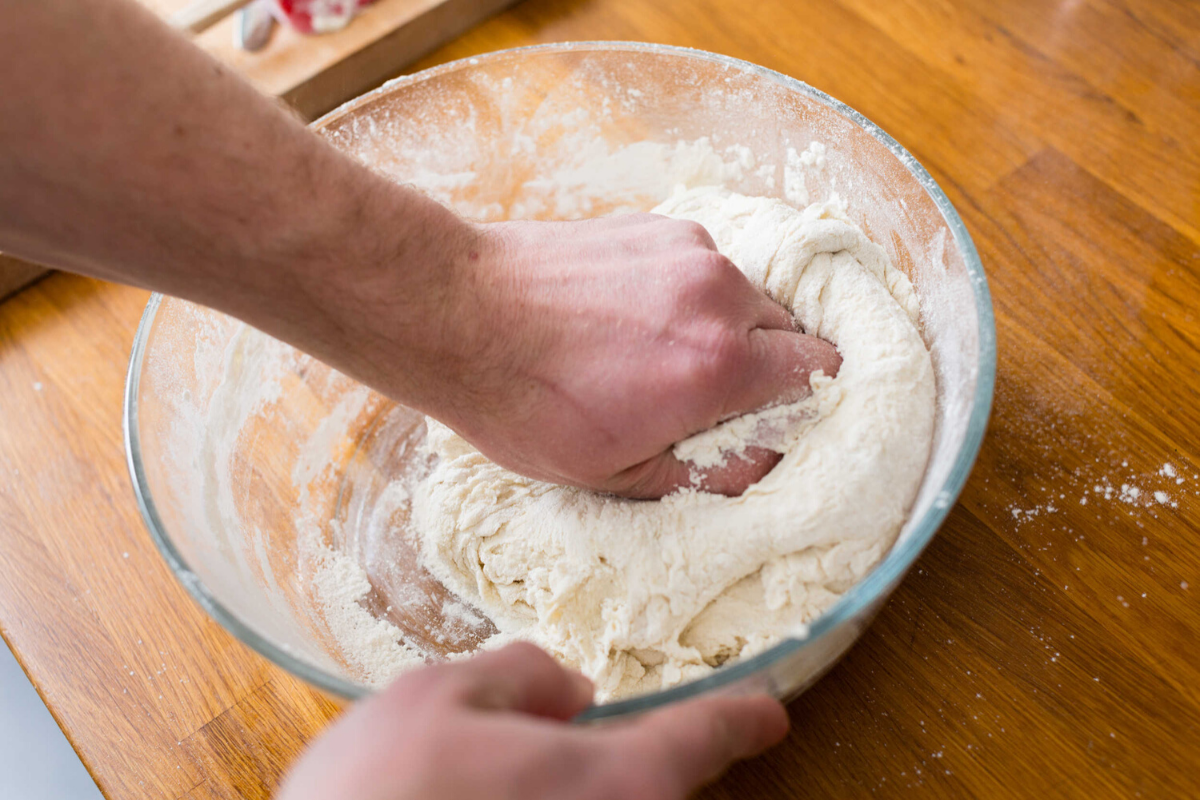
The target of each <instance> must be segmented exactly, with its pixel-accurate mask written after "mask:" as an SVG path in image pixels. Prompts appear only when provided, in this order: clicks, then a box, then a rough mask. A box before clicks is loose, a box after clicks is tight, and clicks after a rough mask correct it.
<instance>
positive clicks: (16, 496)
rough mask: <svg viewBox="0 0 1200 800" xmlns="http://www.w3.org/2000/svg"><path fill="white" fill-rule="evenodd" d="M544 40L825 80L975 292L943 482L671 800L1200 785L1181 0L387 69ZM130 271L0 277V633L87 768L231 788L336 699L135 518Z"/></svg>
mask: <svg viewBox="0 0 1200 800" xmlns="http://www.w3.org/2000/svg"><path fill="white" fill-rule="evenodd" d="M565 39H637V40H652V41H660V42H667V43H671V44H680V45H690V46H694V47H700V48H704V49H707V50H713V51H717V52H722V53H727V54H729V55H732V56H737V57H740V58H744V59H748V60H750V61H755V62H758V63H760V64H764V65H766V66H768V67H772V68H774V69H778V70H781V71H783V72H786V73H789V74H791V75H795V76H797V77H799V78H802V79H804V80H806V81H808V82H809V83H812V84H813V85H815V86H817V87H819V88H821V89H824V90H826V91H827V92H829V93H830V94H832V95H834V96H835V97H838V98H840V99H842V100H844V101H846V102H848V103H849V104H850V105H852V106H854V107H855V108H857V109H859V110H860V111H862V112H863V113H865V114H866V115H867V116H868V117H870V118H871V119H873V120H875V121H876V122H878V123H879V124H881V125H882V126H883V127H884V128H885V129H886V130H888V131H889V132H890V133H892V134H893V135H894V136H895V137H896V138H897V139H899V140H900V142H901V143H903V144H904V145H906V146H907V147H908V148H909V149H910V150H911V151H912V152H913V153H914V154H915V155H916V156H917V157H918V158H919V159H920V160H921V161H922V163H924V164H925V165H926V166H927V167H928V168H929V170H930V171H931V172H932V173H933V175H934V177H935V178H936V179H937V180H938V181H939V182H940V183H941V185H942V186H943V187H944V188H945V189H946V191H947V193H948V194H949V196H950V198H951V200H952V201H953V202H954V203H955V205H956V206H957V207H958V209H959V210H960V212H961V213H962V215H963V217H964V219H965V220H966V223H967V225H968V227H969V228H970V230H971V232H972V234H973V235H974V237H975V241H976V244H977V245H978V246H979V250H980V253H981V255H982V257H983V262H984V265H985V267H986V268H987V271H988V274H989V277H990V280H991V286H992V291H993V293H994V298H995V305H996V312H997V325H998V329H999V330H998V333H999V343H1000V364H999V371H998V376H997V391H996V404H995V413H994V416H993V419H992V426H991V432H990V434H989V436H988V438H987V441H986V443H985V444H984V448H983V452H982V454H981V456H980V458H979V463H978V465H977V467H976V469H975V473H974V475H973V477H972V479H971V481H970V483H969V484H968V486H967V489H966V491H965V493H964V494H963V497H962V501H961V502H960V503H959V505H958V506H957V507H956V508H955V509H954V511H953V513H952V515H951V516H950V519H949V521H948V522H947V524H946V525H945V527H944V528H943V529H942V531H941V533H940V534H939V536H938V537H937V539H936V541H935V542H934V543H933V545H932V546H931V547H930V549H929V551H928V552H927V553H926V554H925V556H924V557H923V558H922V560H921V561H920V563H919V565H918V568H917V569H915V570H914V572H913V573H912V574H911V575H910V576H909V578H908V580H907V581H906V582H905V583H904V585H903V586H902V587H901V588H900V590H899V591H898V592H897V593H896V595H895V597H894V599H893V600H892V601H891V603H890V604H889V605H888V606H887V607H886V609H885V610H884V611H883V613H882V614H881V615H880V617H879V619H878V621H877V622H876V623H875V625H874V626H873V627H872V628H871V629H870V630H869V632H868V633H867V634H866V635H865V636H864V637H863V639H862V641H861V643H860V644H859V645H858V646H857V647H856V648H854V650H853V651H852V652H851V653H850V655H849V656H848V657H847V658H846V659H845V660H844V661H843V663H842V664H841V665H840V666H838V667H837V668H836V669H835V670H834V671H833V672H832V673H831V674H830V675H829V676H828V677H827V678H825V679H824V680H823V681H821V683H820V684H819V685H818V686H817V687H816V688H815V689H813V690H812V691H810V692H809V693H808V694H806V695H805V696H804V697H802V698H801V699H800V700H798V701H797V702H795V703H794V704H792V706H791V714H792V721H793V725H794V727H793V731H792V733H791V735H790V736H789V738H788V740H787V741H786V742H785V743H784V744H782V745H781V746H779V747H778V748H776V749H775V750H773V751H771V752H770V753H769V754H768V755H766V756H764V757H763V758H760V759H758V760H755V761H753V762H750V763H746V764H743V765H741V766H739V767H737V768H735V769H734V770H733V771H732V772H730V773H729V774H728V775H727V776H726V777H725V778H723V779H722V780H721V781H720V782H719V783H717V784H716V785H714V786H713V787H712V788H711V789H709V790H707V791H706V793H705V794H704V796H705V797H711V798H734V797H740V798H764V797H780V798H782V797H799V796H805V797H810V796H824V795H832V796H838V797H867V796H873V797H888V796H901V795H905V796H906V795H908V794H910V793H912V792H913V791H914V790H916V791H920V792H924V793H927V794H928V795H931V796H939V797H941V796H945V797H962V796H989V797H1014V796H1038V797H1067V796H1072V797H1089V798H1102V797H1135V796H1141V797H1184V796H1192V797H1195V796H1200V666H1198V664H1200V644H1198V640H1197V637H1198V635H1200V604H1198V603H1197V598H1198V597H1200V524H1198V523H1200V433H1198V431H1200V410H1198V409H1200V402H1198V394H1197V391H1198V389H1200V374H1198V369H1200V324H1198V322H1197V318H1196V315H1197V314H1200V310H1197V309H1198V307H1200V145H1198V144H1197V140H1198V138H1200V5H1197V4H1195V3H1193V2H1188V0H1162V1H1161V2H1153V1H1152V0H1145V1H1144V2H1136V1H1135V0H1059V1H1058V2H1048V0H965V1H964V2H949V0H809V1H808V2H805V3H802V4H801V3H793V2H788V0H756V2H753V3H743V2H733V0H725V2H706V1H705V0H693V2H687V0H655V2H631V1H630V0H560V1H559V2H553V1H552V0H525V2H524V3H522V4H520V5H518V6H516V7H515V8H513V9H512V10H510V11H508V12H506V13H505V14H503V15H501V16H499V17H497V18H495V19H493V20H492V21H490V22H488V23H486V24H485V25H483V26H482V27H480V28H477V29H475V30H473V31H471V32H470V33H468V34H467V35H465V36H463V37H462V38H461V39H459V40H457V41H455V42H454V43H453V44H451V45H450V46H447V47H444V48H442V49H441V50H439V51H437V52H436V53H435V54H434V55H433V56H432V57H430V58H429V59H427V60H426V61H425V62H423V63H422V64H420V65H418V66H429V65H431V64H434V63H437V62H441V61H445V60H447V59H451V58H457V57H461V56H467V55H471V54H475V53H480V52H484V51H487V50H492V49H496V48H502V47H511V46H516V45H525V44H531V43H535V42H548V41H556V40H565ZM145 300H146V293H145V292H141V291H136V290H133V289H126V288H120V287H116V286H111V285H105V284H101V283H98V282H95V281H89V280H83V279H79V278H73V277H67V276H55V277H52V278H49V279H47V280H45V281H43V282H42V283H40V284H37V285H36V286H34V287H33V288H31V289H28V290H26V291H25V292H23V293H22V294H20V295H18V296H17V297H16V298H15V299H13V300H10V301H9V302H7V303H6V304H5V305H4V306H2V307H0V398H3V401H2V402H3V419H4V424H3V428H2V430H0V474H2V475H3V481H2V482H0V630H2V631H3V634H4V637H5V639H6V640H7V641H8V643H9V645H10V646H11V647H12V649H13V650H14V651H15V652H16V654H17V656H18V657H19V659H20V660H21V662H22V664H23V665H24V667H25V669H26V671H27V672H28V673H29V675H30V678H31V679H32V680H33V682H34V684H35V685H36V686H37V687H38V689H39V690H40V691H41V693H42V696H43V697H44V698H45V700H46V703H47V704H48V705H49V707H50V709H51V710H52V711H53V712H54V715H55V717H56V718H57V719H58V721H59V723H60V724H61V725H62V727H63V728H64V730H65V731H66V732H67V735H68V737H69V738H70V740H71V741H72V742H73V743H74V745H75V747H76V748H77V750H78V751H79V753H80V755H81V757H82V758H83V761H84V763H85V764H86V765H87V766H88V768H89V769H90V770H91V772H92V774H93V775H94V776H95V777H96V780H97V782H98V783H99V785H100V787H101V788H102V789H103V790H104V792H105V793H106V794H107V795H108V796H109V797H112V798H130V797H133V798H137V797H156V798H157V797H171V798H182V797H186V798H208V797H220V798H234V797H251V798H256V797H265V796H266V795H267V794H268V792H269V790H270V788H271V787H272V786H274V785H275V783H276V781H277V780H278V778H279V776H280V774H281V772H282V770H283V769H284V768H285V766H286V764H287V763H288V762H289V761H290V760H291V759H292V758H294V757H295V756H296V754H297V753H298V752H299V751H300V748H301V747H302V745H303V744H304V742H305V741H307V740H309V739H310V738H311V737H312V736H313V735H314V734H315V733H316V732H317V731H318V730H319V729H320V728H321V726H322V725H324V724H325V722H326V720H327V719H329V718H330V717H331V716H332V715H333V714H334V713H335V711H336V710H335V708H334V706H333V705H332V704H331V703H330V702H329V701H327V700H326V699H324V698H322V697H321V696H319V695H317V694H316V693H314V692H313V691H310V690H309V689H307V688H305V687H304V686H303V685H301V684H300V683H298V682H297V681H296V680H294V679H292V678H290V677H289V676H288V675H286V674H284V673H282V672H281V671H279V670H278V669H275V668H273V667H272V666H270V665H269V664H267V663H265V662H264V661H263V660H262V659H260V658H259V657H258V656H256V655H254V654H253V653H251V652H250V651H249V650H247V649H246V648H244V647H243V646H242V645H240V644H239V643H238V642H236V641H235V640H233V639H232V638H231V637H230V636H228V635H227V634H226V633H225V632H224V631H223V630H222V629H221V628H219V627H218V626H217V625H216V624H214V623H213V622H210V621H209V620H208V619H207V617H206V616H205V615H204V614H203V613H202V612H201V611H200V609H199V608H198V607H196V606H195V605H193V603H192V602H191V601H190V600H189V599H188V597H187V595H186V594H185V593H184V591H183V590H182V589H181V588H180V587H179V586H178V585H177V584H176V583H175V581H174V579H173V578H172V577H171V575H170V574H169V572H168V570H167V568H166V567H165V565H164V564H163V562H162V560H161V559H160V558H159V556H158V554H157V553H156V552H155V550H154V548H153V546H152V544H151V543H150V539H149V537H148V535H147V534H146V532H145V530H144V529H143V526H142V522H141V520H140V518H139V517H138V514H137V511H136V509H135V506H134V501H133V496H132V492H131V489H130V485H129V480H128V478H127V476H126V472H125V463H124V455H123V451H122V443H121V433H120V430H121V391H122V384H123V380H124V374H125V363H126V357H127V354H128V350H129V345H130V342H131V341H132V338H133V332H134V327H135V325H136V323H137V320H138V316H139V314H140V313H141V310H142V306H143V304H144V302H145ZM1166 465H1170V467H1169V468H1168V467H1167V466H1166ZM1168 472H1174V473H1175V475H1176V477H1170V476H1168V475H1167V474H1166V473H1168ZM1134 489H1136V490H1137V493H1136V494H1137V496H1136V497H1135V496H1134V491H1133V490H1134Z"/></svg>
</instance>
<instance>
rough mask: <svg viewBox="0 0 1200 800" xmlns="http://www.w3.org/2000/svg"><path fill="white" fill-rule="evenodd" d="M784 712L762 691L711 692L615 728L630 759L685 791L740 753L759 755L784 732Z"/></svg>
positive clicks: (678, 792) (672, 792) (674, 793)
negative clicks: (721, 694)
mask: <svg viewBox="0 0 1200 800" xmlns="http://www.w3.org/2000/svg"><path fill="white" fill-rule="evenodd" d="M787 730H788V716H787V712H786V711H785V710H784V708H783V706H782V705H781V704H780V703H779V701H777V700H774V699H772V698H770V697H767V696H766V695H757V696H749V697H712V698H704V699H699V700H691V701H689V702H686V703H678V704H675V705H672V706H668V707H667V708H665V709H663V710H662V711H658V712H655V713H652V714H648V715H647V716H645V717H643V718H641V719H639V720H637V721H635V722H634V723H632V724H631V726H630V727H629V728H627V729H624V730H622V729H614V730H613V731H612V732H611V734H610V735H611V736H612V741H613V742H614V743H615V746H616V747H618V748H619V749H622V750H624V752H625V753H626V754H629V756H630V757H631V758H630V761H631V763H633V764H635V765H639V766H640V768H642V769H646V770H651V771H656V775H654V776H653V777H654V778H657V780H651V781H650V783H651V785H658V786H663V787H665V788H666V789H667V796H668V797H684V796H685V795H687V794H688V793H689V792H691V791H693V790H694V789H696V788H697V787H699V786H701V785H703V784H705V783H707V782H708V781H710V780H712V779H713V778H715V777H717V776H718V775H720V774H721V773H722V772H723V771H724V770H725V769H726V768H727V767H728V766H729V765H730V764H732V763H733V762H734V761H737V760H738V759H742V758H749V757H750V756H754V755H758V754H759V753H761V752H762V751H764V750H766V749H767V748H768V747H770V746H771V745H773V744H776V743H778V742H779V741H780V740H781V739H783V737H784V736H786V735H787Z"/></svg>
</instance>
